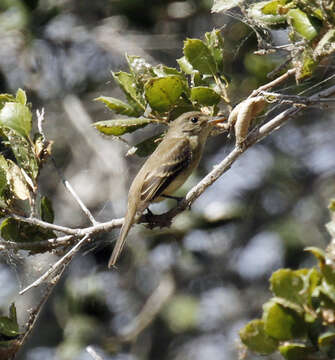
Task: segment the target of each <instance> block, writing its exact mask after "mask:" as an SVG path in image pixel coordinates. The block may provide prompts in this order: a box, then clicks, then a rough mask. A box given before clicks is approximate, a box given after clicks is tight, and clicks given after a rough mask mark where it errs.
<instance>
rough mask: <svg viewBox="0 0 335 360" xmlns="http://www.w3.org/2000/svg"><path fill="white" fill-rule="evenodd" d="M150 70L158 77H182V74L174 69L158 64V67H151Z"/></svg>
mask: <svg viewBox="0 0 335 360" xmlns="http://www.w3.org/2000/svg"><path fill="white" fill-rule="evenodd" d="M177 61H178V60H177ZM152 70H153V72H154V73H155V75H157V76H158V77H165V76H168V75H178V76H180V77H182V76H183V75H182V73H181V72H180V71H178V70H177V69H176V68H173V67H169V66H165V65H162V64H159V65H157V66H155V67H153V68H152ZM185 80H186V79H185Z"/></svg>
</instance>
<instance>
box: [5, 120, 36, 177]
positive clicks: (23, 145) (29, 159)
mask: <svg viewBox="0 0 335 360" xmlns="http://www.w3.org/2000/svg"><path fill="white" fill-rule="evenodd" d="M0 132H1V133H2V135H3V136H5V137H6V139H7V141H8V144H9V146H10V147H11V149H12V151H13V153H14V155H15V158H16V161H17V163H18V165H19V166H20V167H21V168H23V169H24V171H25V172H26V173H27V174H28V175H29V177H30V178H31V179H32V180H33V181H35V180H36V178H37V175H38V172H39V166H38V161H37V159H36V156H35V152H34V150H35V149H34V146H33V144H32V143H31V142H30V141H28V139H27V138H26V137H23V136H22V135H21V134H20V133H18V132H17V131H15V130H14V129H10V128H8V127H5V126H4V127H2V128H1V130H0Z"/></svg>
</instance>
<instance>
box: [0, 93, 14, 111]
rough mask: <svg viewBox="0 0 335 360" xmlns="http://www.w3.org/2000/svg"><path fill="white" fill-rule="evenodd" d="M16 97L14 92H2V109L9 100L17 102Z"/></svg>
mask: <svg viewBox="0 0 335 360" xmlns="http://www.w3.org/2000/svg"><path fill="white" fill-rule="evenodd" d="M15 101H16V100H15V98H14V96H13V95H12V94H0V110H1V109H2V108H3V107H4V105H5V104H6V103H7V102H15Z"/></svg>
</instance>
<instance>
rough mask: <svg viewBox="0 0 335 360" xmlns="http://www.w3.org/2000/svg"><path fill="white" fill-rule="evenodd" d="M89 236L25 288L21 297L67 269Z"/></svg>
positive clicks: (21, 292)
mask: <svg viewBox="0 0 335 360" xmlns="http://www.w3.org/2000/svg"><path fill="white" fill-rule="evenodd" d="M89 237H90V236H89V235H85V236H84V237H83V238H82V239H81V240H80V241H79V242H78V243H77V244H76V245H75V246H74V247H73V248H72V249H71V250H70V251H69V252H67V253H66V254H65V255H64V256H63V257H62V258H60V259H59V260H58V261H56V262H55V263H54V264H53V265H52V266H51V267H50V268H49V270H48V271H46V272H45V273H44V274H43V275H42V276H41V277H39V278H38V279H37V280H35V281H34V282H33V283H32V284H30V285H29V286H27V287H26V288H24V289H23V290H21V291H20V292H19V294H20V295H23V294H24V293H25V292H26V291H28V290H29V289H31V288H33V287H36V286H38V285H40V284H41V283H42V282H43V281H44V280H45V279H47V278H48V277H49V276H50V275H51V274H52V273H54V272H55V271H56V270H58V269H59V268H60V267H61V266H63V267H64V268H65V266H66V264H68V263H69V262H70V261H71V260H72V258H73V256H74V255H75V254H76V252H77V251H79V249H80V248H81V246H82V245H83V244H84V242H85V241H87V240H88V239H89Z"/></svg>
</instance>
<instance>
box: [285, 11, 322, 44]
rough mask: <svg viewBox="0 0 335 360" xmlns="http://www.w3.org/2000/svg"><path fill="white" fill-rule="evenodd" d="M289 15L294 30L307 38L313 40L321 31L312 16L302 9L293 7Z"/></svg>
mask: <svg viewBox="0 0 335 360" xmlns="http://www.w3.org/2000/svg"><path fill="white" fill-rule="evenodd" d="M287 17H288V19H289V21H290V23H291V26H292V28H293V29H294V31H296V32H297V33H299V34H300V35H301V36H302V37H304V38H305V39H307V40H313V39H314V38H315V37H316V36H317V35H318V33H319V31H318V29H317V26H316V25H315V24H314V23H313V21H312V20H311V18H310V17H309V16H308V15H307V14H306V13H304V12H303V11H301V10H300V9H291V10H290V11H289V12H288V13H287Z"/></svg>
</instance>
